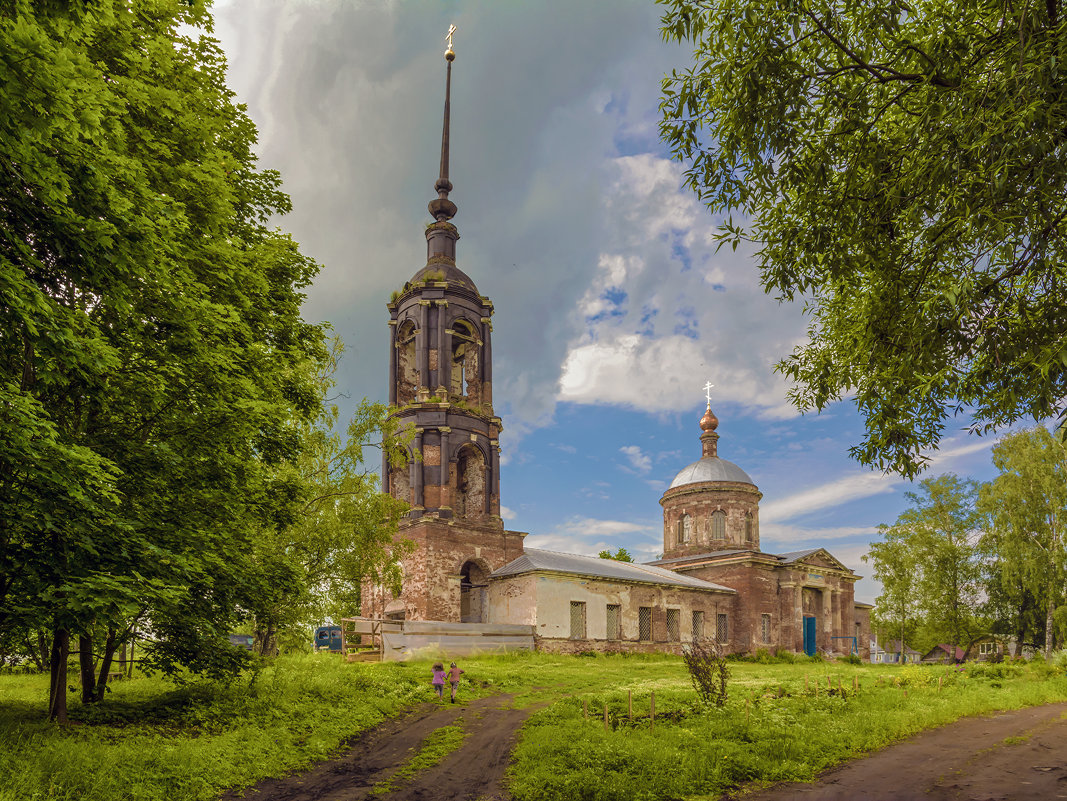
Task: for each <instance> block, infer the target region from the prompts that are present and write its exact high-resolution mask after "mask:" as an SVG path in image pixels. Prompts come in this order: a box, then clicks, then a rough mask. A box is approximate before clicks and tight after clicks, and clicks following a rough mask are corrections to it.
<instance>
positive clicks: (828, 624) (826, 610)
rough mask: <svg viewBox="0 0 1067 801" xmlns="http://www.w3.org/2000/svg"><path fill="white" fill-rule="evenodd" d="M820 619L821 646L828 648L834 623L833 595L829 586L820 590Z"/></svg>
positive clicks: (830, 644) (830, 643)
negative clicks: (821, 630)
mask: <svg viewBox="0 0 1067 801" xmlns="http://www.w3.org/2000/svg"><path fill="white" fill-rule="evenodd" d="M821 618H822V620H821V621H819V622H820V623H821V624H822V625H821V628H822V629H823V633H822V637H820V638H819V639H820V640H822V644H821V647H822V648H824V649H826V650H829V649H830V648H832V647H833V640H831V639H830V635H831V634H832V633H833V625H834V611H833V597H832V595H831V592H830V588H829V587H823V590H822V615H821Z"/></svg>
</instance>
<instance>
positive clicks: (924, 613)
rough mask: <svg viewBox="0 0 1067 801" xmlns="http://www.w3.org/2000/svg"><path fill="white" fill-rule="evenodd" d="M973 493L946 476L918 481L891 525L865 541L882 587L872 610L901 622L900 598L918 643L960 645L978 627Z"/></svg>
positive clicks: (971, 484) (978, 572)
mask: <svg viewBox="0 0 1067 801" xmlns="http://www.w3.org/2000/svg"><path fill="white" fill-rule="evenodd" d="M977 492H978V488H977V485H976V484H975V483H974V482H973V481H967V480H964V479H960V478H959V477H957V476H954V475H951V474H947V475H943V476H938V477H937V478H928V479H924V480H923V481H922V482H920V484H919V485H918V491H916V492H909V493H907V494H906V497H907V498H908V500H909V501H910V502H911V504H912V505H911V507H910V508H909V509H906V510H905V511H904V512H902V513H901V514H900V515H899V516H898V517H897V520H896V523H894V524H893V525H892V526H882V527H881V530H882V533H883V536H884V537H885V541H884V542H881V543H874V544H872V546H871V558H872V559H873V561H874V565H875V578H877V579H879V580H880V581H882V583H883V587H884V588H885V592H886V603H885V604H884V605H883V604H882V603H881V602H879V604H878V606H879V611H880V612H881V613H882V614H883V616H884V615H885V614H886V612H887V611H888V610H893V611H894V612H896V611H897V610H901V612H900V613H899V614H897V616H896V617H897V620H898V621H899V623H900V625H901V626H902V627H903V626H904V624H905V621H906V615H905V614H903V610H906V609H907V607H906V606H905V603H914V604H915V610H916V612H917V614H918V617H919V618H920V621H921V631H923V632H924V634H925V637H924V640H925V642H924V643H923V644H924V645H932V644H933V643H935V642H951V643H952V644H954V645H963V644H964V643H966V642H969V641H970V639H971V637H972V636H973V635H974V634H975V633H976V629H977V628H978V621H977V618H976V615H977V609H978V606H979V603H980V600H981V596H982V581H981V578H982V565H981V554H980V552H979V549H978V537H979V534H978V523H979V517H978V512H977V510H976V508H975V501H976V496H977ZM905 596H907V599H908V600H907V601H906V600H905ZM883 606H884V609H883Z"/></svg>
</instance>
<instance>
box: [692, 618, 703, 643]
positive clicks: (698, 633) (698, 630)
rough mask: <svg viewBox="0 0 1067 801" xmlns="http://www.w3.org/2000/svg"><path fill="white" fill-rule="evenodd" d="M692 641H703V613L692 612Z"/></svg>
mask: <svg viewBox="0 0 1067 801" xmlns="http://www.w3.org/2000/svg"><path fill="white" fill-rule="evenodd" d="M693 639H694V640H702V639H704V613H703V612H693Z"/></svg>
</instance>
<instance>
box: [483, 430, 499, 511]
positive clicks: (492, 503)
mask: <svg viewBox="0 0 1067 801" xmlns="http://www.w3.org/2000/svg"><path fill="white" fill-rule="evenodd" d="M488 478H489V481H488V482H486V483H488V484H490V485H491V486H492V488H493V489H492V491H491V492H487V493H486V494H487V495H488V496H489V498H488V500H489V514H491V515H496V516H497V517H499V516H500V444H499V443H498V442H497V440H495V439H491V440H489V476H488Z"/></svg>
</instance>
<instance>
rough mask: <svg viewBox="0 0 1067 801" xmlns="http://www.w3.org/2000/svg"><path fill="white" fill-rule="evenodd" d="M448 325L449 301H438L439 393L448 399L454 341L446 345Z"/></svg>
mask: <svg viewBox="0 0 1067 801" xmlns="http://www.w3.org/2000/svg"><path fill="white" fill-rule="evenodd" d="M447 327H448V301H447V300H439V301H437V394H439V395H440V396H441V397H442V398H443V399H444V400H446V401H447V400H448V388H449V386H450V385H451V383H452V343H451V339H450V341H449V343H448V346H447V347H446V346H445V329H446V328H447Z"/></svg>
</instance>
